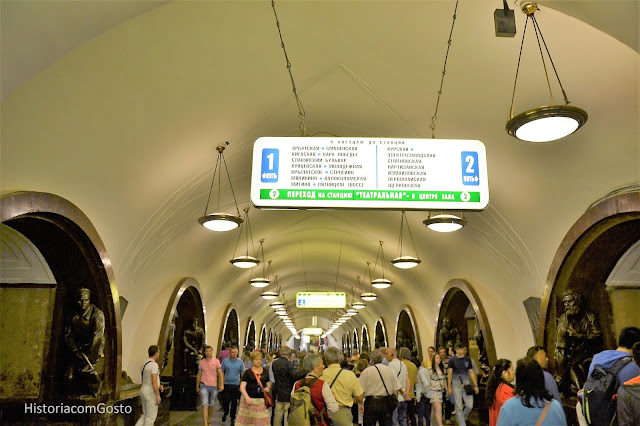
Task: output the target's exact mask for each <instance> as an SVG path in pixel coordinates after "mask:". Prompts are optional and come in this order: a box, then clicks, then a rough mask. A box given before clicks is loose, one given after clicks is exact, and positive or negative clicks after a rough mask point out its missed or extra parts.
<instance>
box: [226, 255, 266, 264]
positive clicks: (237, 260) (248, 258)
mask: <svg viewBox="0 0 640 426" xmlns="http://www.w3.org/2000/svg"><path fill="white" fill-rule="evenodd" d="M241 262H251V263H254V264H255V265H253V266H258V265H259V264H260V260H259V259H256V258H255V257H253V256H236V257H234V258H233V259H231V260H230V261H229V263H231V264H232V265H235V264H236V263H241Z"/></svg>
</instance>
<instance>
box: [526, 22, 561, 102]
mask: <svg viewBox="0 0 640 426" xmlns="http://www.w3.org/2000/svg"><path fill="white" fill-rule="evenodd" d="M531 19H532V20H533V25H534V28H535V29H536V37H537V35H538V33H539V34H540V38H541V39H542V44H544V48H545V50H546V51H547V56H548V57H549V62H551V66H552V67H553V72H554V73H555V75H556V78H557V79H558V84H559V85H560V90H561V91H562V96H563V97H564V103H565V104H566V105H569V103H570V102H569V99H567V93H566V92H565V91H564V87H563V86H562V82H561V81H560V76H559V75H558V70H556V65H555V64H554V63H553V58H552V57H551V53H550V52H549V48H548V47H547V42H546V41H544V36H543V35H542V30H541V29H540V26H539V25H538V21H537V20H536V17H535V15H531ZM538 45H540V41H538ZM540 55H542V48H540ZM542 60H543V63H544V57H543V59H542ZM546 71H547V68H546V66H545V73H546ZM547 84H549V77H547ZM549 91H551V85H550V84H549Z"/></svg>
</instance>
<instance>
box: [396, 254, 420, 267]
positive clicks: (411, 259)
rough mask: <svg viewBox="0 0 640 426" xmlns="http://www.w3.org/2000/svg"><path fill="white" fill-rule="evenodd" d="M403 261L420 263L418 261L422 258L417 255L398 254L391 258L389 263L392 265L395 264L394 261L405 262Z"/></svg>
mask: <svg viewBox="0 0 640 426" xmlns="http://www.w3.org/2000/svg"><path fill="white" fill-rule="evenodd" d="M405 262H415V263H420V262H422V260H420V259H418V258H417V257H413V256H400V257H396V258H395V259H393V260H392V261H391V263H392V264H393V265H395V264H396V263H405Z"/></svg>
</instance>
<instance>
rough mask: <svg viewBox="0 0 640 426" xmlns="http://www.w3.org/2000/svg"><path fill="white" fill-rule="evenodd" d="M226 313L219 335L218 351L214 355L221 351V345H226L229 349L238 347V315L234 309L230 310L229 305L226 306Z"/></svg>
mask: <svg viewBox="0 0 640 426" xmlns="http://www.w3.org/2000/svg"><path fill="white" fill-rule="evenodd" d="M226 311H227V312H226V314H225V320H224V322H223V324H224V328H223V329H222V332H221V333H220V339H219V342H218V351H217V352H216V353H220V351H221V350H222V349H223V348H222V345H223V344H228V345H229V347H231V346H238V344H239V336H240V319H239V318H238V313H237V312H236V310H235V309H232V308H231V305H229V306H227V309H226Z"/></svg>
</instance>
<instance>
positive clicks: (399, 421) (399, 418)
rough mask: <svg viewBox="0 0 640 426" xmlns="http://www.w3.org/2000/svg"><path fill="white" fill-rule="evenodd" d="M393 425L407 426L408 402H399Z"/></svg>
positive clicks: (394, 413)
mask: <svg viewBox="0 0 640 426" xmlns="http://www.w3.org/2000/svg"><path fill="white" fill-rule="evenodd" d="M393 424H394V426H395V425H400V426H407V401H399V402H398V408H396V409H395V411H394V412H393Z"/></svg>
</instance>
